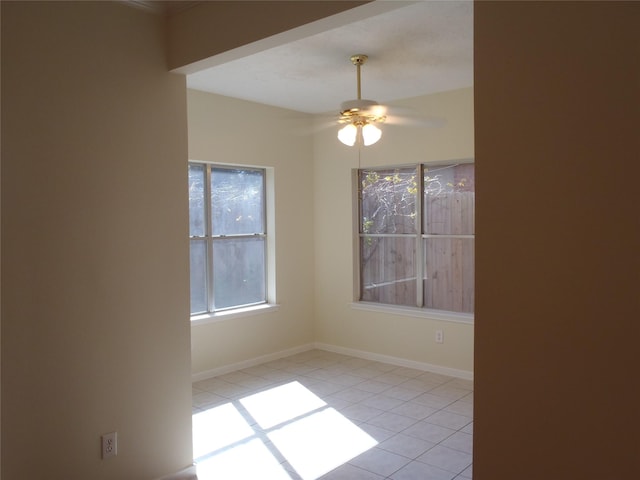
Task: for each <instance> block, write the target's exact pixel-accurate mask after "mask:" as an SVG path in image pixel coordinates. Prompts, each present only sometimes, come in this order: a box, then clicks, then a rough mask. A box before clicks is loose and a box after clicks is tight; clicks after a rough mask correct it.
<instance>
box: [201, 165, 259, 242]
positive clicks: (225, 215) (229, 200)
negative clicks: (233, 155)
mask: <svg viewBox="0 0 640 480" xmlns="http://www.w3.org/2000/svg"><path fill="white" fill-rule="evenodd" d="M263 189H264V182H263V174H262V172H261V171H258V170H240V169H229V168H212V169H211V221H212V230H213V234H214V235H236V234H252V233H264V224H263V218H262V217H263V212H264V204H263V198H264V193H263Z"/></svg>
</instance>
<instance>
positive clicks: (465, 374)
mask: <svg viewBox="0 0 640 480" xmlns="http://www.w3.org/2000/svg"><path fill="white" fill-rule="evenodd" d="M314 348H317V349H318V350H326V351H327V352H333V353H340V354H342V355H350V356H352V357H357V358H363V359H365V360H372V361H375V362H383V363H390V364H391V365H397V366H399V367H407V368H415V369H416V370H424V371H425V372H432V373H438V374H441V375H447V376H450V377H456V378H462V379H464V380H473V372H471V371H468V370H459V369H457V368H451V367H443V366H441V365H434V364H431V363H425V362H417V361H415V360H407V359H406V358H400V357H392V356H390V355H382V354H380V353H373V352H366V351H363V350H356V349H353V348H347V347H340V346H337V345H330V344H327V343H319V342H316V343H308V344H305V345H300V346H299V347H293V348H288V349H286V350H281V351H279V352H274V353H269V354H267V355H261V356H259V357H255V358H250V359H248V360H243V361H242V362H237V363H232V364H229V365H224V366H222V367H218V368H214V369H211V370H206V371H204V372H198V373H194V374H192V375H191V381H192V382H197V381H200V380H206V379H208V378H212V377H217V376H218V375H224V374H225V373H230V372H235V371H237V370H242V369H243V368H249V367H254V366H256V365H260V364H263V363H266V362H271V361H273V360H278V359H280V358H284V357H288V356H289V355H295V354H296V353H302V352H306V351H308V350H312V349H314Z"/></svg>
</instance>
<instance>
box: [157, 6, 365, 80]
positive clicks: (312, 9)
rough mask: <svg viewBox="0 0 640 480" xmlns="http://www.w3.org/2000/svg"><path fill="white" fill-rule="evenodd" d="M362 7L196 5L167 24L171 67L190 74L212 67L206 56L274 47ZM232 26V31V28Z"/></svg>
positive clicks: (170, 19)
mask: <svg viewBox="0 0 640 480" xmlns="http://www.w3.org/2000/svg"><path fill="white" fill-rule="evenodd" d="M365 3H367V1H351V0H340V1H339V2H335V1H333V2H327V1H324V0H319V1H318V0H304V1H297V2H292V1H264V0H259V1H246V0H243V1H241V2H238V1H219V0H216V1H208V2H200V3H199V4H197V5H195V6H193V7H192V8H188V9H186V10H184V11H182V12H178V13H177V14H175V15H172V16H171V17H170V18H169V20H168V36H169V38H168V40H169V42H168V49H167V55H168V62H169V68H170V69H181V71H182V73H192V72H194V71H197V69H199V68H201V66H202V65H203V64H206V63H208V62H210V60H208V59H209V57H213V56H215V55H218V54H221V53H225V52H229V51H230V50H233V49H236V48H240V47H246V46H250V44H252V43H253V42H257V41H259V40H264V39H267V38H270V37H271V40H270V41H271V42H273V43H271V44H270V46H275V45H276V44H277V43H278V42H277V40H274V39H275V36H276V35H278V34H281V33H283V32H286V31H290V30H291V29H293V28H295V27H298V26H299V25H304V24H308V23H311V22H313V21H316V20H319V19H322V18H323V17H327V16H329V15H334V14H338V13H340V12H343V11H345V10H349V9H351V8H354V7H357V6H358V5H362V4H365ZM233 25H235V26H236V27H235V28H232V26H233ZM231 32H233V34H230V33H231ZM255 47H256V46H255V45H254V46H252V47H251V46H250V47H249V48H255ZM195 65H198V67H195ZM194 68H195V69H194Z"/></svg>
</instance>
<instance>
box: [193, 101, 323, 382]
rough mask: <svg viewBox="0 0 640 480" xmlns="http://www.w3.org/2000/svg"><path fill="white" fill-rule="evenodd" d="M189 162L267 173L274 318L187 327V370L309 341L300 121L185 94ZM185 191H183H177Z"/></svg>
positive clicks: (305, 130)
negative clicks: (270, 201)
mask: <svg viewBox="0 0 640 480" xmlns="http://www.w3.org/2000/svg"><path fill="white" fill-rule="evenodd" d="M188 111H189V158H190V159H192V160H204V161H209V162H220V163H232V164H240V165H253V166H261V167H269V168H272V169H273V174H274V184H275V191H274V192H273V193H274V197H273V198H274V200H275V235H276V251H275V254H276V256H275V259H276V265H275V274H276V289H277V290H276V301H277V303H278V304H279V306H280V308H279V310H278V311H275V312H268V313H263V314H259V315H253V316H246V317H241V318H231V319H228V320H223V321H220V322H216V323H209V324H204V325H195V326H193V327H192V335H191V345H192V370H193V373H194V374H202V373H203V372H207V371H210V370H213V369H216V368H220V367H223V366H225V365H229V364H233V363H237V362H241V361H245V360H248V359H253V358H256V357H260V356H263V355H268V354H272V353H274V352H280V351H283V350H287V349H290V348H294V347H299V346H301V345H306V344H308V343H310V342H312V341H313V316H314V311H313V306H314V296H313V295H314V274H313V273H314V270H313V252H314V245H315V239H314V235H313V214H312V212H313V179H312V174H313V162H312V149H311V141H310V135H311V121H310V117H309V116H308V115H305V114H301V113H296V112H293V111H290V110H284V109H280V108H274V107H268V106H266V105H259V104H256V103H251V102H245V101H242V100H236V99H231V98H228V97H222V96H219V95H212V94H208V93H203V92H197V91H189V94H188ZM185 185H186V184H185Z"/></svg>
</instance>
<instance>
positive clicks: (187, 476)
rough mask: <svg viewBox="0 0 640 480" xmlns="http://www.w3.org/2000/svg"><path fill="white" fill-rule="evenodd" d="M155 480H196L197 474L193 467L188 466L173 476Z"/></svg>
mask: <svg viewBox="0 0 640 480" xmlns="http://www.w3.org/2000/svg"><path fill="white" fill-rule="evenodd" d="M157 480H198V472H197V470H196V466H195V465H190V466H188V467H187V468H185V469H184V470H180V471H179V472H178V473H174V474H173V475H167V476H165V477H161V478H158V479H157Z"/></svg>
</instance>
